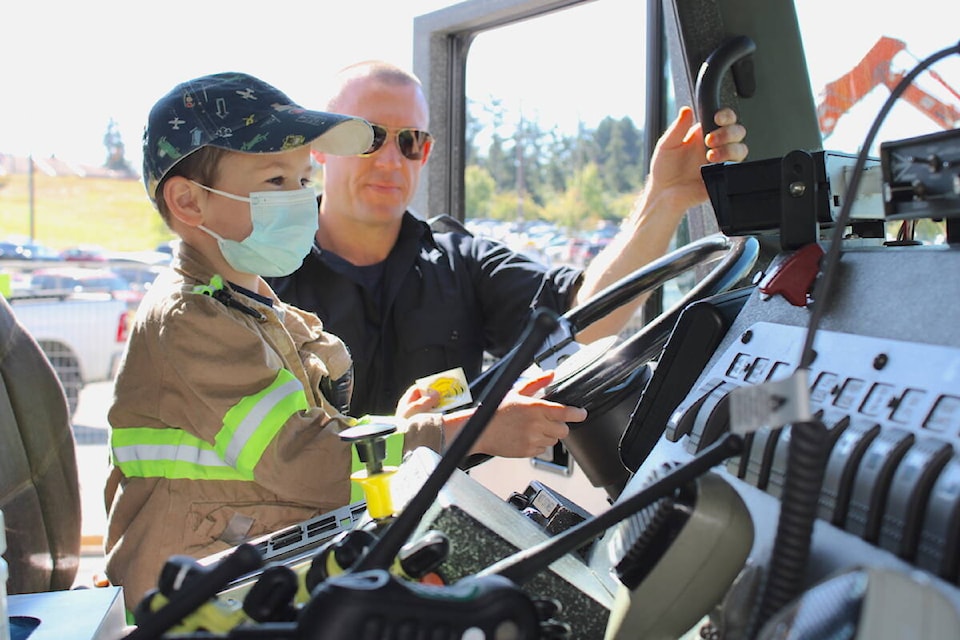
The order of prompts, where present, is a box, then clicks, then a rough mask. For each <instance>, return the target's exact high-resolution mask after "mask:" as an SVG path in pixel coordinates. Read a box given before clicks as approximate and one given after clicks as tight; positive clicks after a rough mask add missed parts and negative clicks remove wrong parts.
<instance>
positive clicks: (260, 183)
mask: <svg viewBox="0 0 960 640" xmlns="http://www.w3.org/2000/svg"><path fill="white" fill-rule="evenodd" d="M312 173H313V172H312V170H311V165H310V148H309V146H303V147H298V148H296V149H292V150H290V151H283V152H280V153H268V154H252V153H228V154H227V155H225V156H224V157H223V158H221V160H220V164H219V166H218V167H217V175H218V178H217V180H216V184H210V185H206V186H208V187H213V188H214V189H219V190H220V191H226V192H227V193H231V194H233V195H237V196H244V197H246V196H249V195H250V194H251V193H253V192H257V191H291V190H294V189H302V188H303V187H304V185H307V184H309V183H310V182H311V176H312ZM203 194H204V195H203V197H204V204H203V225H204V226H205V227H207V228H208V229H211V230H213V231H215V232H216V233H218V234H220V235H221V236H223V237H224V238H229V239H230V240H236V241H238V242H239V241H241V240H243V239H245V238H246V237H247V236H249V235H250V232H251V231H252V230H253V224H252V222H251V220H250V205H249V203H247V202H242V201H238V200H233V199H232V198H225V197H223V196H220V195H217V194H214V193H210V192H208V191H204V192H203Z"/></svg>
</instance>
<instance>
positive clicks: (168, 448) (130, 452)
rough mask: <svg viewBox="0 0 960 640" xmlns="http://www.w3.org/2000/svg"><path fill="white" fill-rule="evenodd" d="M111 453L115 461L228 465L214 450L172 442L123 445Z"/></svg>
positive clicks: (211, 465)
mask: <svg viewBox="0 0 960 640" xmlns="http://www.w3.org/2000/svg"><path fill="white" fill-rule="evenodd" d="M113 455H114V457H115V458H116V459H117V462H121V463H123V462H137V461H144V462H155V461H157V460H170V461H176V462H188V463H191V464H197V465H201V466H204V467H229V466H230V465H228V464H227V463H226V462H224V461H223V460H222V459H220V456H218V455H217V454H216V452H214V451H209V450H204V449H199V448H197V447H191V446H190V445H185V444H182V445H173V444H132V445H126V446H123V447H114V448H113Z"/></svg>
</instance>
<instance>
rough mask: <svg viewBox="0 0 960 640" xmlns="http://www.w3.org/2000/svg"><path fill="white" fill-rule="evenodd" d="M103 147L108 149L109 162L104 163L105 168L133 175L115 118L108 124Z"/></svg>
mask: <svg viewBox="0 0 960 640" xmlns="http://www.w3.org/2000/svg"><path fill="white" fill-rule="evenodd" d="M103 146H104V147H106V149H107V160H106V162H104V163H103V166H104V167H106V168H107V169H111V170H113V171H120V172H122V173H127V174H132V173H133V171H132V169H131V168H130V163H128V162H127V158H126V155H125V153H126V151H125V148H124V146H123V139H122V137H121V136H120V131H119V130H118V129H117V123H116V121H115V120H114V119H113V118H110V122H109V123H108V124H107V132H106V133H104V134H103Z"/></svg>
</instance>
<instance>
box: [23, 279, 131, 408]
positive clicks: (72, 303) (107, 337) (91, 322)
mask: <svg viewBox="0 0 960 640" xmlns="http://www.w3.org/2000/svg"><path fill="white" fill-rule="evenodd" d="M9 302H10V304H11V306H12V307H13V312H14V314H15V315H16V317H17V319H18V320H19V321H20V322H21V324H23V325H24V327H26V329H27V330H28V331H29V332H30V334H31V335H32V336H33V337H34V338H35V339H36V341H37V342H38V343H39V345H40V348H41V349H43V352H44V353H45V354H46V356H47V358H48V359H49V360H50V363H51V364H52V365H53V368H54V370H55V371H56V373H57V376H58V377H59V378H60V382H61V384H62V385H63V390H64V393H65V394H66V397H67V402H68V404H69V407H70V412H71V414H72V413H73V412H74V411H75V410H76V408H77V403H78V401H79V397H80V390H81V389H82V388H83V386H84V385H86V384H89V383H91V382H99V381H103V380H109V379H111V378H112V377H113V374H114V373H115V372H116V368H117V365H118V364H119V362H120V357H121V355H122V354H123V349H124V346H125V345H126V343H127V331H128V328H129V323H130V320H131V317H130V313H131V311H130V310H129V308H128V305H127V303H126V302H125V301H123V300H117V299H115V298H113V297H111V296H110V295H109V294H99V293H89V294H87V293H71V294H70V295H43V296H41V295H29V294H24V295H17V294H14V295H12V296H11V298H10V300H9Z"/></svg>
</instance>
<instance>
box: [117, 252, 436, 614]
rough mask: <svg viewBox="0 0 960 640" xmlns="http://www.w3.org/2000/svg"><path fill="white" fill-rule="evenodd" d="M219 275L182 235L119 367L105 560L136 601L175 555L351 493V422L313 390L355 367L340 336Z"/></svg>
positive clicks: (412, 437) (213, 548) (230, 541)
mask: <svg viewBox="0 0 960 640" xmlns="http://www.w3.org/2000/svg"><path fill="white" fill-rule="evenodd" d="M219 280H220V279H219V278H218V277H216V278H215V274H214V273H213V272H212V271H211V268H210V266H209V265H208V264H207V262H206V261H205V260H204V258H203V257H202V256H201V255H200V254H199V253H198V252H196V251H195V250H193V249H192V248H190V247H189V246H188V245H186V244H181V249H180V252H179V255H178V256H177V257H176V258H175V259H174V262H173V264H172V269H171V270H170V272H169V273H166V274H163V275H161V276H160V277H159V278H158V280H157V282H156V283H155V284H154V286H153V287H152V288H151V289H150V291H149V292H148V294H147V296H146V297H145V298H144V301H143V303H142V304H141V306H140V309H139V310H138V312H137V315H136V318H135V320H134V326H133V328H132V331H131V335H130V342H129V344H128V346H127V351H126V353H125V354H124V358H123V363H122V365H121V368H120V371H119V373H118V375H117V379H116V386H115V392H114V393H115V395H114V401H113V405H112V407H111V409H110V411H109V414H108V417H109V421H110V426H111V436H110V437H111V453H112V466H111V472H110V478H109V480H108V482H107V486H106V490H105V499H106V504H107V507H108V510H109V517H108V523H107V539H106V541H105V547H106V554H107V566H106V569H107V575H108V577H109V578H110V580H111V582H113V584H117V585H122V586H123V587H124V596H125V598H126V606H127V608H128V609H131V610H132V609H133V608H134V607H135V606H136V604H137V603H138V602H139V601H140V599H141V598H142V596H143V595H144V594H145V593H146V591H147V590H149V589H151V588H154V587H156V584H157V578H158V577H159V573H160V569H161V568H162V567H163V564H164V563H165V562H166V560H167V559H168V558H169V557H170V556H172V555H175V554H182V555H190V556H194V557H197V558H199V557H203V556H207V555H210V554H212V553H215V552H218V551H222V550H224V549H228V548H230V547H233V546H235V545H237V544H238V543H240V542H242V541H244V540H247V539H250V538H253V537H256V536H260V535H263V534H267V533H271V532H274V531H277V530H279V529H282V528H284V527H286V526H289V525H291V524H295V523H298V522H300V521H303V520H306V519H308V518H311V517H313V516H315V515H317V514H318V513H322V512H325V511H329V510H332V509H336V508H339V507H342V506H344V505H345V504H348V501H349V500H350V492H351V491H350V480H349V475H350V471H351V461H350V449H349V446H348V445H347V444H345V443H343V442H341V441H340V439H339V437H338V432H339V431H340V430H341V429H343V428H344V427H345V426H347V423H346V419H345V418H344V416H342V414H340V413H339V412H338V411H337V410H336V409H334V407H333V406H332V405H331V404H330V403H329V402H328V401H327V399H326V398H325V397H324V396H323V394H322V393H321V392H320V391H319V385H320V382H321V380H322V379H323V378H324V376H329V377H330V378H332V379H337V378H339V377H340V376H342V375H343V374H344V373H345V372H346V371H347V370H348V369H349V368H350V366H351V362H350V355H349V353H348V351H347V349H346V347H345V346H344V344H343V343H342V342H341V341H340V339H339V338H337V337H335V336H333V335H331V334H328V333H326V332H324V331H323V327H322V325H321V322H320V321H319V320H318V319H317V317H316V316H315V315H313V314H311V313H307V312H304V311H301V310H299V309H297V308H295V307H291V306H289V305H287V304H285V303H283V302H280V301H279V300H278V299H276V297H275V296H274V294H273V292H272V291H271V290H270V289H269V287H267V286H266V284H265V283H264V284H261V287H262V289H261V291H259V292H258V293H260V294H266V295H268V296H269V297H270V298H272V299H273V306H272V307H271V305H269V304H264V303H262V302H260V301H258V300H256V299H254V298H252V297H249V296H246V295H243V294H241V293H238V292H236V291H232V290H231V288H230V286H229V284H223V283H221V282H220V281H219ZM318 286H320V285H319V284H318ZM441 429H442V423H441V420H440V417H439V416H437V415H431V416H422V419H421V417H418V418H417V419H415V420H411V421H410V425H409V428H408V430H407V432H406V435H405V437H404V449H407V450H409V449H412V448H414V447H416V446H430V447H432V448H433V449H435V450H437V449H438V448H439V447H440V446H441V442H442V441H441Z"/></svg>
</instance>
